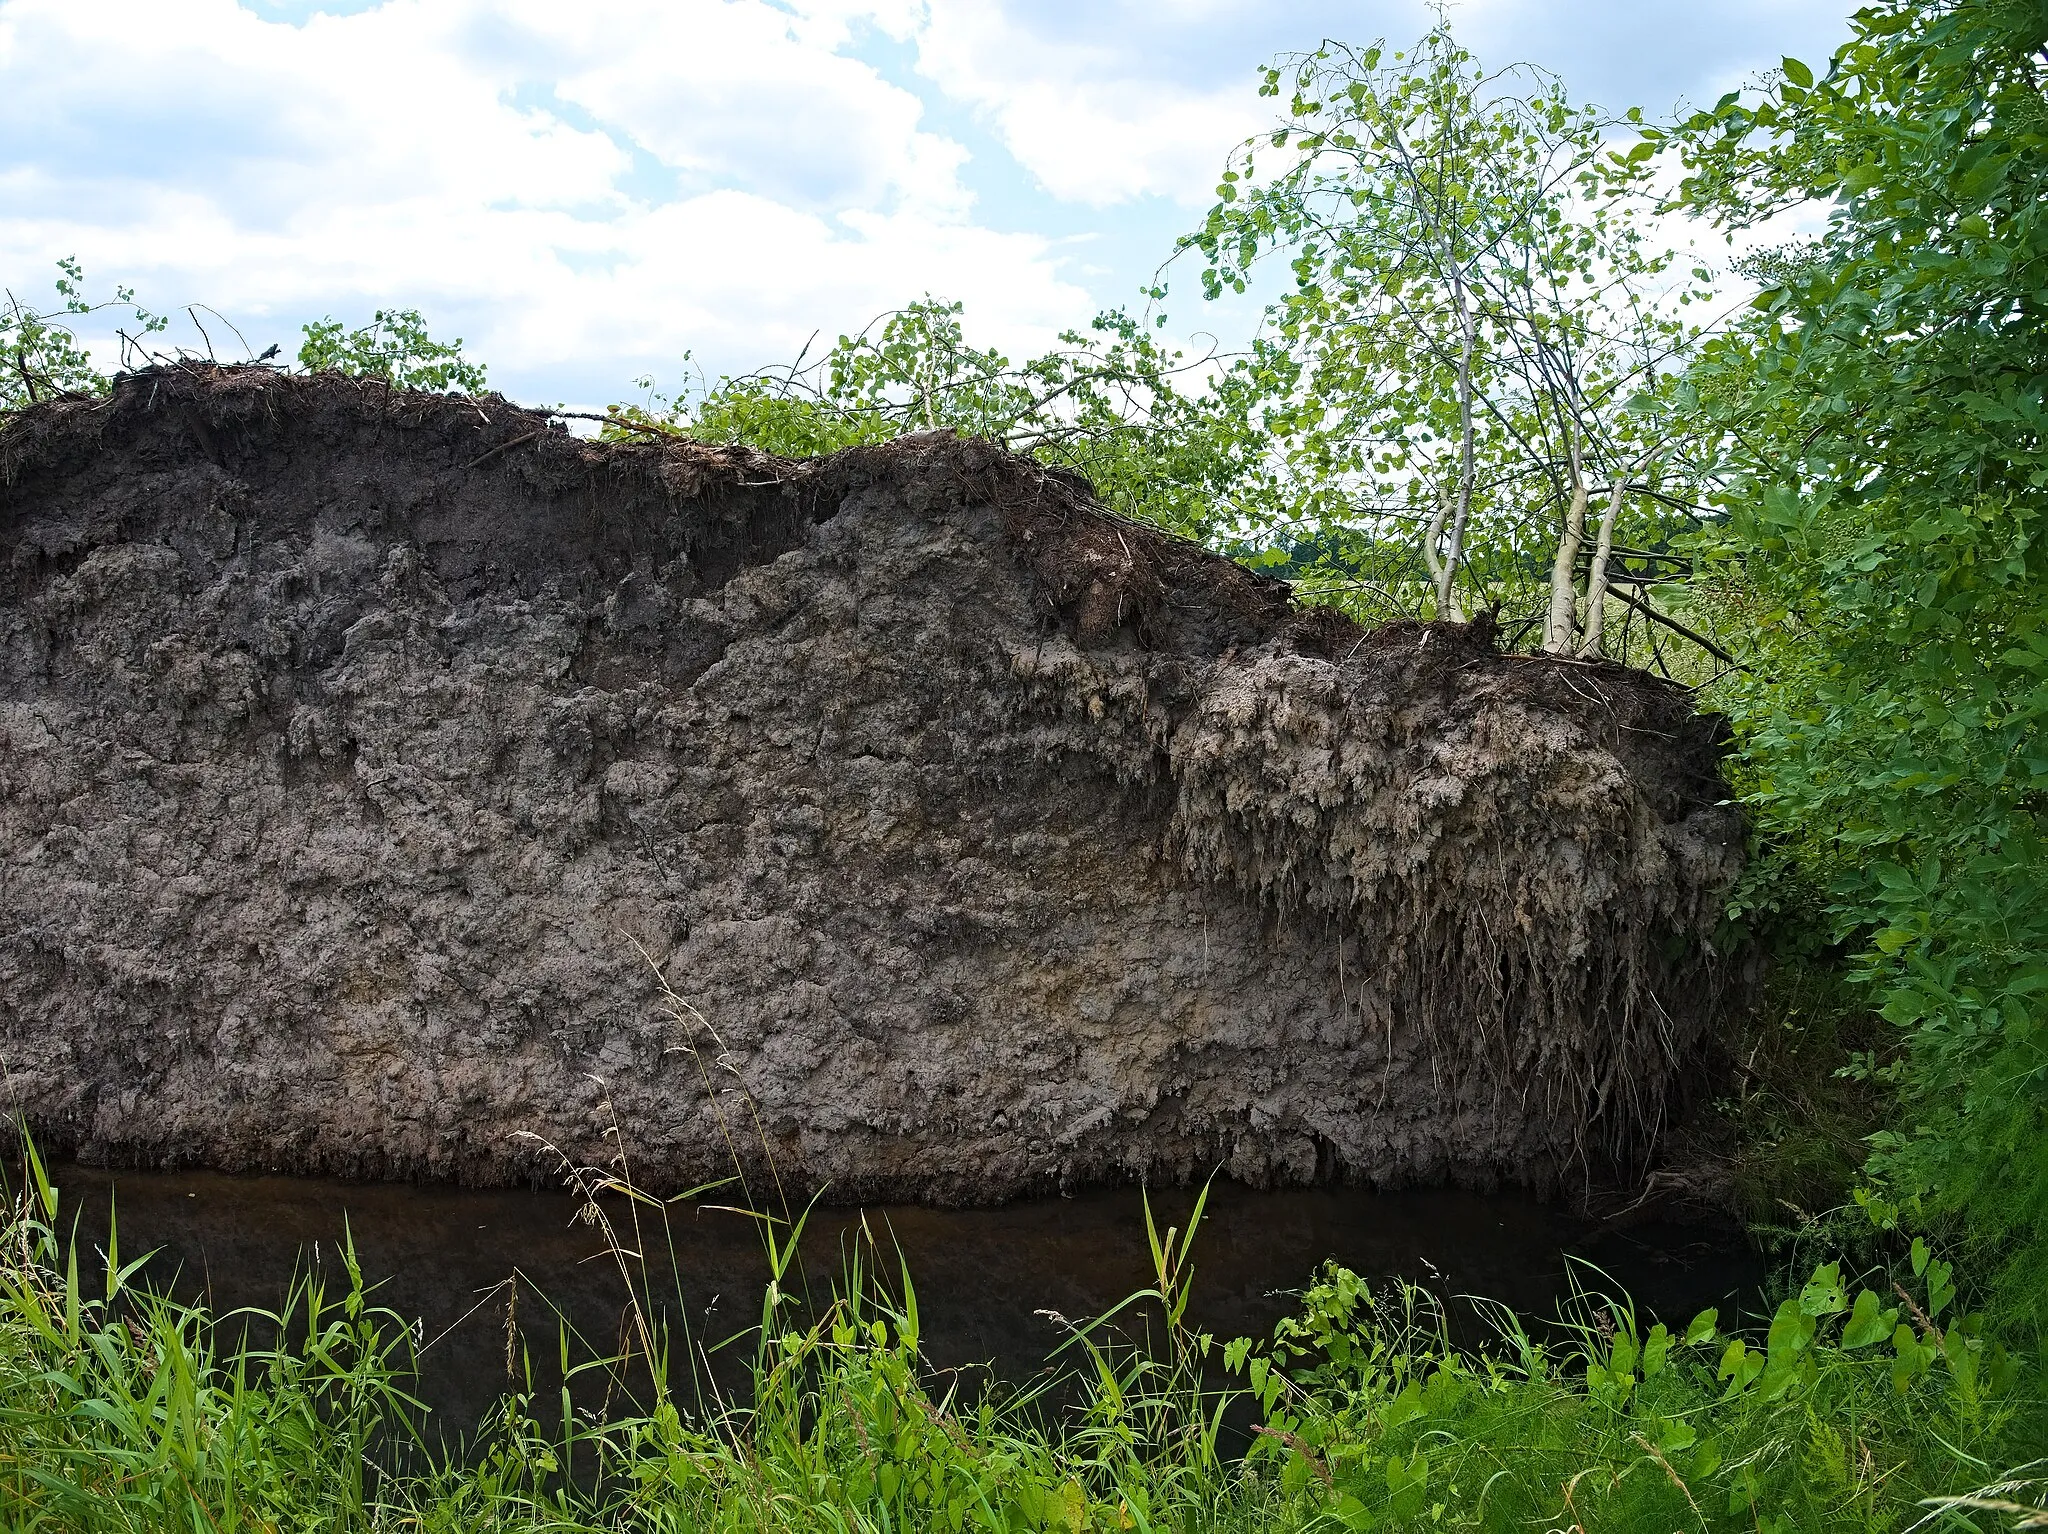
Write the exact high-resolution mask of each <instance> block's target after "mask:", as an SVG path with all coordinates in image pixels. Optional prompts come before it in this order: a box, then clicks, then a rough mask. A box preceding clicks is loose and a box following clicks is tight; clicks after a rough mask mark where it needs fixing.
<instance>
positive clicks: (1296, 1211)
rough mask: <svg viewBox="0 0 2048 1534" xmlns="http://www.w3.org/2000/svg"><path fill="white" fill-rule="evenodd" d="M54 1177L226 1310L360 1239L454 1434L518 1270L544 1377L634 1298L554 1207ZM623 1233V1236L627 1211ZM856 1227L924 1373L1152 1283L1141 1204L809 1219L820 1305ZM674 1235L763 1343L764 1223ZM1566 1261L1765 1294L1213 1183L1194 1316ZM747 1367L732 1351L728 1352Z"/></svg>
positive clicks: (1345, 1198) (1744, 1255)
mask: <svg viewBox="0 0 2048 1534" xmlns="http://www.w3.org/2000/svg"><path fill="white" fill-rule="evenodd" d="M53 1175H54V1178H55V1180H56V1181H57V1183H58V1185H59V1187H60V1188H61V1189H62V1192H63V1196H64V1217H65V1224H66V1226H67V1227H68V1225H69V1223H70V1220H71V1219H72V1218H73V1217H74V1216H80V1217H81V1223H80V1227H79V1228H80V1232H81V1235H82V1236H83V1237H84V1238H85V1239H86V1240H87V1241H89V1242H92V1243H94V1244H98V1243H101V1242H103V1241H104V1239H105V1229H106V1211H107V1207H108V1200H109V1196H110V1194H112V1195H113V1196H114V1197H116V1198H117V1199H118V1207H119V1218H120V1235H121V1247H122V1250H123V1252H124V1254H126V1255H132V1254H134V1253H137V1252H140V1251H143V1250H146V1249H149V1248H156V1249H158V1255H157V1257H156V1258H155V1260H154V1261H153V1263H152V1265H151V1267H150V1268H149V1270H148V1271H149V1274H150V1276H151V1277H152V1278H153V1279H154V1280H155V1281H157V1282H158V1283H160V1284H163V1283H169V1284H172V1285H173V1286H174V1287H175V1289H176V1290H177V1291H178V1292H179V1293H181V1294H182V1295H185V1296H187V1297H192V1296H199V1295H204V1296H205V1297H207V1298H208V1299H209V1300H210V1302H211V1303H212V1305H213V1306H214V1307H215V1308H216V1309H217V1310H226V1309H231V1308H234V1307H238V1306H244V1305H253V1306H259V1307H262V1306H272V1307H274V1306H275V1305H277V1304H278V1303H279V1301H280V1300H281V1299H282V1297H283V1294H284V1292H285V1289H286V1286H287V1284H288V1283H289V1281H290V1279H291V1276H292V1273H293V1271H294V1269H295V1267H296V1268H300V1269H304V1268H307V1267H312V1268H316V1269H317V1270H318V1271H320V1272H321V1273H323V1274H324V1275H325V1277H326V1279H327V1282H328V1285H329V1287H330V1291H331V1290H332V1288H333V1286H335V1285H336V1284H338V1283H340V1282H342V1280H343V1274H342V1269H341V1264H340V1262H339V1261H338V1254H337V1245H338V1243H339V1242H340V1241H341V1240H342V1239H343V1237H344V1235H345V1234H346V1235H348V1236H350V1237H352V1238H353V1240H354V1242H355V1249H356V1253H357V1256H358V1258H359V1260H360V1261H361V1264H362V1267H363V1271H364V1272H365V1274H366V1275H368V1276H369V1277H370V1278H372V1279H375V1280H379V1281H380V1287H379V1289H378V1291H377V1299H378V1300H379V1302H381V1303H382V1304H385V1305H387V1306H389V1307H390V1308H391V1309H393V1310H395V1311H397V1312H398V1313H399V1314H401V1315H403V1316H406V1317H409V1318H415V1317H416V1318H418V1320H419V1322H420V1323H421V1335H422V1336H423V1337H424V1338H425V1339H427V1340H428V1342H429V1343H430V1346H429V1347H428V1349H427V1352H426V1354H425V1356H424V1358H423V1359H422V1366H423V1378H422V1381H421V1384H422V1394H423V1395H424V1396H425V1398H426V1399H427V1400H428V1401H429V1403H430V1404H432V1405H433V1406H435V1407H436V1408H437V1409H438V1410H439V1411H440V1412H442V1413H444V1414H445V1416H444V1420H445V1421H448V1422H449V1423H451V1424H452V1425H454V1426H456V1427H458V1428H467V1427H468V1426H469V1425H471V1424H473V1423H475V1422H476V1421H478V1420H479V1418H480V1417H481V1415H482V1413H483V1412H484V1411H485V1410H487V1409H488V1407H489V1406H490V1404H491V1402H492V1401H493V1400H494V1399H495V1398H496V1396H497V1395H498V1393H499V1392H500V1391H502V1390H503V1389H505V1388H506V1386H507V1384H508V1383H509V1382H508V1380H507V1378H506V1374H505V1335H504V1326H505V1318H506V1311H505V1297H506V1289H505V1287H504V1281H505V1280H506V1279H507V1278H508V1276H510V1275H512V1274H514V1273H515V1272H516V1273H517V1274H518V1275H519V1279H520V1284H521V1297H520V1300H519V1317H520V1320H521V1322H522V1325H523V1329H524V1330H525V1332H526V1335H527V1338H528V1340H529V1343H530V1345H531V1346H532V1350H533V1353H534V1356H535V1358H536V1361H537V1362H538V1361H539V1360H541V1359H547V1360H549V1361H550V1362H551V1361H552V1360H553V1358H554V1357H555V1356H556V1354H557V1349H556V1346H555V1336H554V1333H555V1322H554V1318H553V1315H552V1314H551V1313H550V1311H549V1309H548V1306H549V1305H552V1306H553V1307H555V1308H556V1309H558V1310H559V1311H560V1313H561V1314H562V1315H564V1316H565V1317H566V1318H567V1319H568V1320H569V1322H570V1323H571V1325H573V1326H574V1327H575V1329H576V1330H577V1332H578V1333H580V1335H581V1336H582V1337H583V1338H584V1339H586V1340H587V1341H588V1342H589V1343H590V1344H591V1345H592V1346H594V1347H596V1348H598V1349H600V1350H605V1351H609V1350H611V1349H612V1348H614V1347H615V1346H616V1345H617V1341H618V1339H619V1337H620V1326H621V1321H622V1317H623V1313H624V1301H625V1296H626V1288H625V1282H624V1279H623V1278H622V1277H621V1274H620V1272H619V1269H618V1266H617V1264H616V1263H615V1262H614V1261H613V1259H612V1258H611V1257H610V1255H609V1254H608V1253H606V1251H605V1249H604V1243H603V1241H602V1239H601V1236H600V1234H599V1232H598V1231H597V1230H596V1229H594V1228H593V1227H592V1226H589V1225H587V1224H584V1223H581V1222H579V1221H577V1220H576V1219H575V1213H576V1204H575V1202H574V1201H573V1200H572V1199H570V1198H569V1197H568V1196H567V1195H566V1194H562V1193H549V1192H529V1191H516V1190H514V1191H505V1190H498V1191H476V1190H466V1189H457V1188H448V1187H412V1186H405V1185H396V1184H356V1183H343V1182H331V1181H321V1180H314V1179H303V1178H289V1177H236V1176H227V1175H223V1174H220V1173H214V1172H126V1171H123V1172H108V1171H104V1170H100V1169H95V1168H87V1167H80V1166H75V1165H65V1166H59V1167H56V1168H54V1169H53ZM1192 1199H1193V1196H1192V1194H1190V1193H1188V1192H1186V1191H1185V1190H1176V1191H1172V1192H1168V1193H1164V1194H1159V1195H1155V1196H1154V1199H1153V1208H1154V1212H1155V1214H1156V1215H1157V1217H1158V1219H1159V1223H1160V1225H1161V1228H1162V1229H1164V1227H1165V1226H1166V1225H1167V1224H1169V1223H1174V1224H1177V1223H1179V1222H1181V1221H1182V1220H1184V1219H1185V1217H1186V1215H1187V1213H1188V1210H1189V1207H1190V1205H1191V1203H1192ZM614 1213H615V1215H616V1216H617V1217H618V1218H621V1219H624V1218H627V1215H626V1212H625V1210H624V1208H623V1206H621V1207H620V1208H619V1209H617V1210H615V1211H614ZM863 1219H864V1220H865V1221H866V1225H867V1229H868V1230H869V1231H870V1232H872V1233H873V1235H874V1236H875V1238H876V1240H877V1242H878V1243H879V1245H880V1249H881V1251H882V1252H883V1253H884V1254H885V1262H886V1265H887V1271H888V1273H889V1274H890V1276H891V1277H892V1279H893V1274H894V1269H895V1260H894V1254H893V1252H892V1251H891V1250H890V1248H891V1245H892V1242H893V1244H894V1245H895V1246H897V1247H900V1248H901V1250H902V1253H903V1257H904V1259H905V1260H906V1261H907V1263H908V1266H909V1271H910V1275H911V1278H912V1281H913V1282H914V1283H915V1284H916V1286H917V1293H918V1302H919V1309H920V1312H921V1320H922V1323H923V1329H924V1338H925V1352H926V1354H927V1356H928V1357H929V1358H930V1359H931V1361H932V1362H933V1363H934V1364H935V1365H937V1366H940V1367H944V1368H965V1367H968V1366H986V1368H987V1369H988V1370H989V1371H990V1372H991V1373H992V1374H993V1375H994V1376H995V1377H996V1378H998V1379H1000V1380H1003V1381H1006V1382H1010V1383H1019V1382H1022V1381H1024V1380H1026V1379H1027V1378H1029V1377H1030V1376H1032V1375H1034V1374H1036V1373H1037V1372H1038V1371H1040V1370H1042V1369H1043V1368H1044V1367H1045V1363H1046V1356H1047V1354H1048V1352H1049V1351H1050V1350H1051V1349H1052V1348H1053V1347H1054V1346H1055V1345H1056V1344H1057V1343H1058V1342H1059V1340H1060V1338H1061V1336H1062V1335H1063V1334H1062V1332H1061V1331H1060V1329H1059V1327H1058V1324H1057V1322H1055V1321H1053V1320H1051V1319H1049V1318H1048V1317H1047V1316H1045V1315H1044V1314H1043V1312H1047V1311H1051V1312H1055V1313H1057V1314H1058V1315H1060V1316H1065V1317H1070V1318H1073V1319H1075V1320H1083V1319H1087V1318H1090V1317H1093V1316H1096V1315H1099V1314H1101V1313H1102V1312H1103V1311H1105V1310H1107V1309H1109V1307H1110V1306H1112V1305H1114V1304H1115V1303H1116V1302H1117V1301H1118V1300H1120V1299H1122V1298H1124V1297H1125V1296H1126V1295H1128V1294H1130V1293H1132V1292H1133V1291H1135V1290H1138V1289H1141V1288H1143V1287H1145V1285H1146V1284H1147V1283H1148V1282H1149V1281H1150V1278H1151V1266H1150V1256H1149V1253H1148V1250H1147V1247H1146V1241H1145V1226H1144V1213H1143V1205H1142V1202H1141V1195H1140V1194H1139V1192H1138V1191H1137V1190H1136V1189H1113V1190H1104V1191H1099V1192H1091V1193H1084V1194H1080V1195H1077V1196H1075V1197H1072V1198H1049V1199H1039V1200H1032V1201H1028V1202H1024V1203H1018V1204H1012V1205H1009V1206H1007V1207H1005V1208H1000V1209H978V1210H958V1209H945V1210H942V1209H923V1208H916V1207H909V1206H901V1205H897V1206H878V1207H874V1208H871V1209H869V1210H867V1211H866V1212H865V1214H863V1213H862V1212H861V1211H858V1210H852V1209H836V1208H821V1209H819V1210H817V1211H815V1212H814V1213H813V1214H812V1216H811V1219H810V1223H809V1226H808V1228H807V1231H806V1235H805V1240H804V1244H803V1259H804V1263H805V1266H806V1273H805V1279H806V1282H807V1285H808V1288H809V1292H810V1293H811V1294H813V1295H815V1296H818V1297H821V1298H822V1297H824V1296H826V1295H827V1294H828V1293H829V1290H830V1287H831V1284H832V1281H833V1280H834V1279H835V1278H836V1277H837V1276H838V1274H839V1272H840V1271H841V1263H842V1257H843V1253H844V1251H845V1250H846V1247H847V1244H848V1243H849V1242H850V1241H852V1240H853V1239H854V1238H855V1237H856V1236H857V1235H858V1232H859V1228H860V1224H861V1222H862V1220H863ZM670 1226H671V1230H672V1234H673V1242H674V1249H675V1271H674V1272H673V1273H672V1272H671V1271H670V1267H669V1263H668V1260H667V1258H666V1255H665V1253H664V1252H663V1246H664V1244H665V1243H664V1238H663V1237H662V1235H661V1234H660V1231H659V1228H658V1223H657V1226H656V1228H654V1229H653V1230H651V1231H649V1232H647V1235H648V1238H649V1239H648V1243H647V1245H648V1257H649V1265H650V1278H651V1280H652V1286H653V1291H654V1293H655V1294H656V1295H657V1296H666V1297H670V1302H671V1303H673V1299H672V1297H673V1296H674V1295H676V1294H677V1293H678V1292H680V1294H681V1295H682V1297H683V1299H684V1301H685V1302H686V1304H687V1307H688V1317H687V1319H688V1322H689V1325H690V1327H691V1329H692V1332H693V1334H694V1335H695V1336H696V1337H697V1338H698V1340H699V1341H708V1342H711V1343H715V1342H717V1341H719V1340H721V1339H723V1338H726V1337H729V1336H732V1335H733V1334H735V1333H739V1332H741V1331H743V1330H744V1329H745V1328H747V1327H749V1326H751V1325H753V1324H755V1323H756V1322H757V1321H758V1320H759V1317H760V1303H761V1287H762V1284H763V1283H764V1281H765V1279H766V1277H767V1263H766V1261H765V1259H764V1258H763V1256H762V1253H761V1243H760V1235H759V1230H758V1228H757V1225H756V1222H755V1221H753V1220H752V1219H750V1218H748V1217H746V1216H743V1215H740V1214H736V1213H732V1212H728V1211H723V1210H718V1209H713V1208H700V1207H690V1206H679V1207H678V1208H676V1209H675V1210H674V1211H673V1212H672V1214H671V1219H670ZM1567 1253H1571V1254H1573V1255H1575V1256H1579V1257H1583V1258H1584V1259H1585V1260H1587V1261H1589V1262H1592V1263H1595V1264H1597V1265H1598V1267H1599V1268H1600V1270H1601V1271H1602V1272H1604V1273H1605V1274H1606V1275H1608V1276H1609V1277H1610V1278H1611V1279H1612V1281H1613V1283H1614V1284H1615V1285H1619V1286H1621V1287H1624V1288H1626V1289H1627V1290H1628V1291H1629V1292H1630V1293H1631V1294H1632V1295H1633V1296H1634V1297H1635V1299H1636V1301H1637V1303H1638V1305H1639V1306H1640V1307H1641V1308H1642V1309H1644V1310H1645V1311H1647V1312H1649V1313H1651V1314H1655V1315H1659V1316H1662V1317H1664V1318H1665V1319H1667V1320H1668V1319H1671V1318H1673V1317H1676V1318H1677V1320H1678V1321H1679V1322H1681V1323H1682V1322H1683V1321H1684V1320H1685V1319H1687V1318H1689V1317H1690V1316H1691V1315H1692V1314H1693V1312H1695V1311H1697V1310H1699V1309H1700V1308H1702V1307H1704V1306H1707V1305H1720V1306H1722V1308H1723V1313H1724V1314H1728V1313H1729V1307H1730V1305H1731V1304H1739V1303H1740V1302H1741V1301H1742V1300H1743V1299H1745V1298H1746V1297H1747V1296H1748V1295H1749V1294H1750V1293H1751V1292H1752V1291H1753V1290H1754V1288H1755V1286H1756V1284H1757V1282H1758V1281H1759V1279H1760V1276H1761V1273H1760V1269H1759V1266H1758V1263H1757V1260H1756V1259H1755V1257H1754V1256H1753V1255H1751V1253H1750V1252H1749V1251H1748V1249H1747V1247H1746V1246H1745V1245H1744V1244H1743V1241H1742V1238H1741V1236H1740V1234H1739V1233H1737V1232H1734V1231H1730V1230H1718V1229H1714V1228H1697V1227H1672V1226H1653V1225H1643V1226H1638V1227H1635V1228H1634V1229H1632V1230H1629V1231H1625V1232H1608V1233H1606V1234H1602V1233H1600V1232H1598V1231H1596V1230H1595V1229H1593V1228H1592V1227H1590V1226H1589V1225H1588V1224H1586V1223H1585V1222H1584V1221H1580V1220H1575V1219H1573V1218H1571V1217H1569V1216H1568V1215H1566V1214H1564V1213H1563V1212H1562V1211H1560V1210H1558V1209H1556V1208H1554V1207H1551V1206H1548V1205H1545V1204H1541V1203H1538V1202H1536V1201H1534V1200H1532V1199H1530V1198H1528V1197H1526V1196H1524V1195H1517V1194H1490V1195H1489V1194H1476V1193H1462V1192H1456V1191H1450V1190H1444V1189H1427V1190H1413V1191H1407V1192H1400V1193H1373V1192H1367V1191H1362V1190H1357V1189H1341V1188H1335V1189H1312V1190H1290V1191H1286V1192H1278V1193H1258V1192H1253V1191H1251V1190H1250V1189H1246V1188H1242V1187H1238V1186H1236V1185H1233V1184H1228V1183H1219V1184H1218V1185H1217V1187H1216V1189H1215V1191H1214V1192H1213V1194H1212V1195H1211V1197H1210V1200H1209V1205H1208V1214H1207V1218H1206V1219H1205V1220H1204V1221H1203V1225H1202V1230H1201V1232H1200V1235H1199V1237H1198V1238H1197V1240H1196V1243H1195V1249H1194V1261H1195V1269H1196V1274H1195V1284H1194V1300H1193V1303H1192V1304H1191V1306H1190V1314H1191V1316H1192V1317H1193V1319H1194V1321H1195V1323H1196V1324H1197V1325H1198V1326H1201V1327H1203V1328H1206V1329H1208V1330H1211V1331H1213V1332H1215V1333H1216V1334H1217V1335H1218V1336H1220V1337H1226V1338H1227V1337H1233V1336H1239V1335H1261V1334H1264V1333H1266V1332H1268V1331H1270V1329H1271V1328H1272V1325H1273V1323H1274V1322H1275V1321H1276V1320H1278V1319H1279V1317H1280V1316H1281V1315H1282V1314H1284V1313H1285V1312H1286V1311H1287V1310H1288V1309H1289V1308H1290V1303H1291V1302H1290V1298H1289V1294H1288V1291H1290V1290H1296V1289H1299V1287H1300V1286H1301V1285H1302V1283H1303V1282H1304V1281H1305V1280H1306V1279H1307V1278H1308V1276H1309V1275H1310V1274H1311V1273H1312V1272H1313V1271H1314V1269H1315V1268H1316V1267H1317V1265H1318V1264H1320V1263H1321V1262H1322V1261H1323V1260H1324V1259H1326V1258H1335V1259H1336V1260H1337V1261H1339V1262H1341V1263H1343V1264H1344V1265H1345V1266H1347V1267H1349V1268H1352V1269H1353V1270H1355V1271H1356V1272H1359V1273H1362V1274H1365V1275H1367V1276H1382V1275H1393V1274H1399V1275H1401V1276H1403V1277H1407V1278H1411V1279H1415V1280H1418V1281H1422V1282H1425V1283H1427V1284H1429V1285H1430V1287H1432V1288H1434V1289H1436V1290H1437V1291H1438V1292H1440V1293H1444V1294H1452V1295H1457V1294H1465V1295H1483V1296H1486V1297H1488V1298H1491V1299H1496V1300H1501V1301H1504V1302H1506V1303H1507V1304H1509V1305H1512V1306H1513V1307H1514V1308H1515V1309H1517V1310H1518V1311H1521V1312H1523V1313H1524V1314H1528V1315H1535V1316H1548V1315H1550V1314H1552V1313H1554V1310H1555V1307H1556V1304H1557V1301H1558V1299H1559V1297H1560V1296H1561V1294H1562V1293H1563V1292H1564V1290H1565V1288H1566V1286H1567V1282H1568V1280H1567V1272H1566V1269H1567V1263H1566V1254H1567ZM675 1273H679V1274H680V1279H681V1282H680V1286H678V1285H677V1283H676V1279H675ZM1581 1282H1582V1283H1588V1284H1597V1283H1599V1278H1598V1275H1597V1274H1589V1275H1582V1277H1581ZM541 1297H545V1299H546V1301H547V1302H548V1304H547V1305H543V1304H540V1303H537V1301H538V1300H539V1299H540V1298H541ZM480 1302H481V1304H480ZM745 1350H746V1344H745V1343H744V1342H743V1343H742V1344H741V1345H740V1348H739V1349H736V1350H735V1352H743V1351H745Z"/></svg>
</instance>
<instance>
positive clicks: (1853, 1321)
mask: <svg viewBox="0 0 2048 1534" xmlns="http://www.w3.org/2000/svg"><path fill="white" fill-rule="evenodd" d="M1898 1320H1899V1312H1898V1310H1897V1308H1896V1307H1894V1308H1892V1309H1889V1310H1880V1309H1878V1298H1877V1296H1876V1295H1875V1294H1874V1293H1872V1292H1871V1291H1870V1290H1868V1289H1865V1290H1863V1291H1861V1292H1860V1293H1859V1294H1858V1295H1857V1296H1856V1307H1855V1309H1854V1310H1852V1311H1851V1312H1850V1313H1849V1320H1848V1322H1847V1324H1845V1325H1844V1326H1843V1328H1842V1346H1843V1347H1844V1348H1848V1349H1852V1350H1853V1349H1856V1348H1867V1347H1869V1346H1870V1345H1871V1344H1873V1343H1878V1342H1882V1341H1884V1340H1885V1338H1887V1337H1889V1336H1890V1335H1891V1334H1892V1328H1893V1327H1895V1326H1896V1325H1898Z"/></svg>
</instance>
